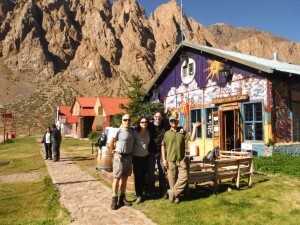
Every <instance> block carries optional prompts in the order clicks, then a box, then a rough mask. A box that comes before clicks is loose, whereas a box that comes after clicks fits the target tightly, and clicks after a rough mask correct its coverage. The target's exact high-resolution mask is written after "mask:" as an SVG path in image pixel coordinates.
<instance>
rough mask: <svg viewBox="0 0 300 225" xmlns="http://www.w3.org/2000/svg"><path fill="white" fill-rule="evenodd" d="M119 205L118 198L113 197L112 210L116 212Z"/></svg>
mask: <svg viewBox="0 0 300 225" xmlns="http://www.w3.org/2000/svg"><path fill="white" fill-rule="evenodd" d="M117 205H118V196H114V197H112V201H111V209H112V210H116V209H117Z"/></svg>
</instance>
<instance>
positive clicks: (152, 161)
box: [147, 152, 167, 195]
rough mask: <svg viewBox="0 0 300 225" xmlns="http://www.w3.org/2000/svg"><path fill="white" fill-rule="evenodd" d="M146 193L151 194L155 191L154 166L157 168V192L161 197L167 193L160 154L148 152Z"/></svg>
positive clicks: (164, 172)
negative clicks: (158, 191)
mask: <svg viewBox="0 0 300 225" xmlns="http://www.w3.org/2000/svg"><path fill="white" fill-rule="evenodd" d="M148 165H149V166H148V181H147V191H148V192H149V193H153V192H154V190H155V176H154V173H155V165H157V168H158V180H159V190H160V193H161V194H162V195H164V194H166V193H167V179H166V171H165V168H164V165H163V162H162V158H161V153H154V152H150V154H149V164H148Z"/></svg>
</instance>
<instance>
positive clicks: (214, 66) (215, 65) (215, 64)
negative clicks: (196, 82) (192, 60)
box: [204, 60, 223, 80]
mask: <svg viewBox="0 0 300 225" xmlns="http://www.w3.org/2000/svg"><path fill="white" fill-rule="evenodd" d="M207 62H208V64H209V67H208V68H206V69H205V70H204V72H208V71H209V74H208V76H207V78H206V80H208V79H209V78H211V79H213V78H214V77H217V78H218V79H219V71H220V70H223V63H221V62H219V61H217V60H207Z"/></svg>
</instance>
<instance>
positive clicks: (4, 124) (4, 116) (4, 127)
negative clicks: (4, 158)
mask: <svg viewBox="0 0 300 225" xmlns="http://www.w3.org/2000/svg"><path fill="white" fill-rule="evenodd" d="M3 118H4V122H3V144H4V145H5V133H6V110H4V114H3Z"/></svg>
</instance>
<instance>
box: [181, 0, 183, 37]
mask: <svg viewBox="0 0 300 225" xmlns="http://www.w3.org/2000/svg"><path fill="white" fill-rule="evenodd" d="M180 9H181V10H180V33H181V42H183V18H182V13H183V6H182V0H180Z"/></svg>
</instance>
